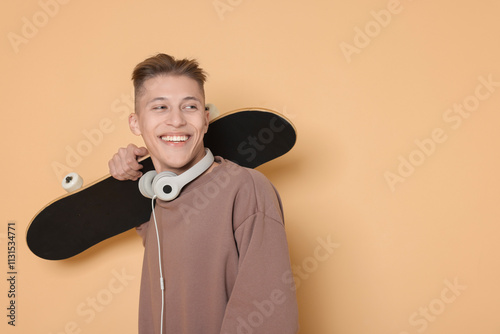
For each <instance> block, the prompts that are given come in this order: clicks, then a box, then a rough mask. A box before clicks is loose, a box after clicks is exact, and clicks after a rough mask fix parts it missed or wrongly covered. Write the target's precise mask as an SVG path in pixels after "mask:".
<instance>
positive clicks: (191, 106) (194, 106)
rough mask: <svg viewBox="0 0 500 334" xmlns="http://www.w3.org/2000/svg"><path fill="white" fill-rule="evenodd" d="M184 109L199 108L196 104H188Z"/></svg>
mask: <svg viewBox="0 0 500 334" xmlns="http://www.w3.org/2000/svg"><path fill="white" fill-rule="evenodd" d="M184 109H188V110H196V109H198V107H197V106H196V105H194V104H193V105H187V106H185V107H184Z"/></svg>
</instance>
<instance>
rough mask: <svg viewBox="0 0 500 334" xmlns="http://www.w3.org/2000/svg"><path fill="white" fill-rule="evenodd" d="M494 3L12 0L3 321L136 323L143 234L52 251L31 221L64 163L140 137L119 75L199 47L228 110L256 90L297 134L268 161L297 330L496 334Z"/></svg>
mask: <svg viewBox="0 0 500 334" xmlns="http://www.w3.org/2000/svg"><path fill="white" fill-rule="evenodd" d="M499 12H500V3H499V2H498V1H495V0H482V1H471V0H469V1H451V0H445V1H431V0H413V1H411V0H401V1H397V0H391V1H386V0H356V1H326V0H325V1H318V0H316V1H284V0H280V1H264V0H252V1H248V0H216V1H214V0H197V1H195V0H191V1H152V0H151V1H131V0H128V1H127V0H125V1H124V0H120V1H114V0H113V1H111V0H110V1H104V2H103V1H90V2H89V1H77V0H72V1H67V0H64V1H63V0H59V1H56V0H41V1H40V2H39V1H36V0H26V1H22V2H19V1H3V2H2V3H1V4H0V17H1V20H0V22H2V23H1V35H2V36H3V38H2V40H1V44H0V47H1V53H0V54H1V55H0V57H1V61H0V70H1V74H2V75H1V82H2V86H1V94H2V102H1V104H2V112H1V113H0V115H1V116H0V117H1V124H2V131H1V133H2V144H3V147H4V151H3V153H4V154H3V156H4V159H3V163H2V173H1V174H0V175H1V184H2V189H3V191H2V207H1V218H0V222H1V226H3V227H2V228H1V230H0V238H1V243H2V245H1V249H0V263H2V264H1V266H0V267H1V268H3V269H2V277H7V271H8V269H7V250H6V247H7V246H6V242H7V225H8V223H9V222H13V223H14V222H15V224H16V229H17V230H16V232H17V268H16V270H17V271H18V275H17V286H16V292H17V296H16V305H17V318H16V327H15V328H13V327H12V326H9V325H7V321H8V318H7V317H6V314H7V310H6V307H7V306H8V303H9V299H8V298H7V294H8V290H9V287H8V285H7V282H6V279H5V278H3V279H2V280H1V281H2V283H1V284H0V296H2V298H0V300H1V309H2V310H3V311H2V312H1V317H0V319H3V320H2V321H1V324H0V326H1V331H2V333H42V334H49V333H52V334H56V333H58V334H59V333H135V332H136V324H137V305H138V287H139V282H140V269H141V263H142V245H141V242H140V240H139V238H138V236H136V234H135V232H134V231H129V232H127V233H125V234H123V235H121V236H119V237H115V238H113V239H111V240H109V241H106V242H104V243H102V244H100V245H98V246H96V247H94V248H92V249H91V250H89V251H87V252H85V253H84V254H82V255H80V256H77V257H74V258H72V259H70V260H66V261H56V262H50V261H45V260H41V259H39V258H37V257H36V256H34V255H33V254H32V253H31V252H30V251H29V250H28V249H27V247H26V243H25V241H24V235H25V230H26V228H27V226H28V224H29V222H30V220H31V218H32V216H33V215H34V214H36V212H37V211H38V210H39V209H40V208H41V207H42V206H43V205H45V204H46V203H48V202H49V201H51V200H53V199H54V198H56V197H58V196H60V195H63V194H64V191H63V189H62V188H61V186H60V181H61V175H60V174H66V172H67V171H76V172H78V173H79V174H80V175H82V176H83V178H84V179H85V180H86V181H92V180H94V179H97V178H100V177H101V176H102V175H104V174H105V173H106V172H107V161H108V159H109V158H110V157H111V155H112V154H113V153H114V152H115V151H116V150H117V149H118V147H120V146H124V145H126V144H127V143H129V142H135V143H138V144H139V143H140V142H141V141H140V138H137V137H134V136H133V135H132V134H131V133H130V132H129V130H128V126H127V122H126V116H127V115H128V114H129V113H130V112H131V111H132V108H131V105H130V103H131V89H132V86H131V82H130V74H131V71H132V68H133V66H134V65H135V64H136V63H138V62H139V61H141V60H143V59H144V58H146V57H148V56H150V55H153V54H155V53H157V52H166V53H170V54H172V55H175V56H177V57H195V58H197V59H198V60H199V61H200V63H201V64H202V65H203V67H204V68H206V69H207V70H208V72H209V73H210V77H209V81H208V83H207V87H206V89H207V100H208V101H209V102H211V103H214V104H216V105H217V106H218V108H219V109H220V110H221V112H222V113H225V112H229V111H231V110H234V109H238V108H242V107H249V106H260V107H266V108H270V109H274V110H276V111H278V112H280V113H282V114H284V115H286V116H288V117H289V118H290V119H291V120H292V121H293V122H294V123H295V125H296V127H297V129H298V133H299V138H298V143H297V145H296V147H295V148H294V149H293V151H291V152H290V153H289V154H287V155H286V156H284V157H282V158H280V159H279V160H276V161H274V162H271V163H268V164H267V165H265V166H263V167H262V168H260V170H261V171H262V172H264V173H265V174H266V175H267V176H268V178H269V179H270V180H271V181H272V182H273V183H274V184H275V186H276V187H277V188H278V189H279V191H280V193H281V195H282V198H283V202H284V205H285V210H286V228H287V235H288V239H289V247H290V254H291V260H292V263H293V266H294V274H295V277H296V281H297V283H298V285H299V286H298V290H297V294H298V301H299V307H300V322H301V333H305V334H330V333H332V334H337V333H338V334H361V333H365V334H366V333H369V334H416V333H428V334H434V333H439V334H444V333H445V334H448V333H449V334H451V333H454V334H457V333H461V334H470V333H482V334H498V333H500V320H499V315H500V288H499V282H500V256H499V255H500V227H499V217H500V215H499V208H500V206H499V205H498V203H497V201H498V199H499V189H500V178H499V176H498V170H499V167H500V153H499V152H500V150H499V148H500V141H499V139H500V135H499V131H498V129H497V128H498V125H499V121H500V113H499V111H500V110H499V106H500V68H499V59H500V47H499V31H500V23H499V20H498V13H499ZM488 82H489V83H488ZM460 108H461V110H462V112H461V113H462V114H460V113H459V112H458V110H459V109H460ZM461 115H463V116H461ZM95 129H99V131H100V132H101V133H102V138H100V137H99V136H97V137H95V138H94V143H93V144H92V145H90V146H89V145H88V143H89V140H88V139H87V137H86V134H87V135H88V134H89V133H94V134H95V133H96V130H95ZM72 150H75V151H76V150H79V151H80V152H83V153H84V155H80V157H79V158H78V157H75V156H74V155H73V156H71V154H70V153H68V152H71V151H72ZM324 244H330V248H329V249H328V250H329V251H331V254H330V253H326V252H325V249H323V248H318V247H322V246H321V245H324ZM326 254H328V256H327V255H326ZM117 277H119V278H120V279H117ZM255 332H257V331H255Z"/></svg>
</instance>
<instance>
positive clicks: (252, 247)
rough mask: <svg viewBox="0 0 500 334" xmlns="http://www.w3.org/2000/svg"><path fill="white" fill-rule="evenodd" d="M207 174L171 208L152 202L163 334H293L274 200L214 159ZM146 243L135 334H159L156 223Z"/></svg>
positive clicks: (293, 307) (261, 180)
mask: <svg viewBox="0 0 500 334" xmlns="http://www.w3.org/2000/svg"><path fill="white" fill-rule="evenodd" d="M216 162H218V163H219V165H217V166H216V167H215V168H214V169H213V170H212V171H211V172H210V173H207V174H204V175H202V176H200V177H198V178H197V179H195V180H194V181H193V182H191V183H190V184H188V185H187V186H185V187H184V189H183V190H182V192H181V194H180V196H179V197H178V198H177V199H175V200H173V201H171V202H163V201H159V200H157V202H156V203H157V204H156V208H155V213H156V219H157V223H158V230H159V234H160V242H161V244H160V247H161V254H162V267H163V269H162V270H163V276H164V280H165V292H164V293H165V309H164V325H163V333H167V334H258V333H265V334H292V333H296V332H297V331H298V314H297V300H296V296H295V286H294V285H293V282H290V279H289V277H290V272H291V269H290V259H289V255H288V245H287V241H286V235H285V229H284V225H283V212H282V207H281V201H280V198H279V195H278V193H277V192H276V190H275V189H274V187H273V186H272V184H271V183H270V182H269V181H268V180H267V179H266V178H265V177H264V176H263V175H262V174H261V173H260V172H258V171H256V170H253V169H247V168H243V167H240V166H238V165H236V164H234V163H232V162H230V161H227V160H224V159H221V158H220V157H216ZM137 231H138V233H139V234H140V235H141V237H142V238H143V241H144V246H145V251H144V263H143V271H142V281H141V295H140V303H139V333H140V334H155V333H159V332H160V313H161V289H160V274H159V264H158V246H157V238H156V229H155V225H154V222H153V220H152V219H151V220H150V221H149V222H147V223H145V224H143V225H141V226H140V227H138V228H137Z"/></svg>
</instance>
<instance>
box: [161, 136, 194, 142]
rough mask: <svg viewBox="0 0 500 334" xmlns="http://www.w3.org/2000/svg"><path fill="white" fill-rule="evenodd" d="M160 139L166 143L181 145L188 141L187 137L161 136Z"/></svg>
mask: <svg viewBox="0 0 500 334" xmlns="http://www.w3.org/2000/svg"><path fill="white" fill-rule="evenodd" d="M160 139H161V140H163V141H164V142H167V143H183V142H185V141H187V140H188V139H189V136H161V137H160Z"/></svg>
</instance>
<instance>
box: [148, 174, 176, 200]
mask: <svg viewBox="0 0 500 334" xmlns="http://www.w3.org/2000/svg"><path fill="white" fill-rule="evenodd" d="M152 188H153V192H154V193H155V194H156V196H157V197H158V198H159V199H161V200H162V201H171V200H173V199H175V198H176V197H177V196H178V195H179V193H180V191H181V188H182V186H181V185H179V178H178V177H177V174H175V173H173V172H161V173H160V174H158V175H156V176H155V178H154V179H153V185H152Z"/></svg>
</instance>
